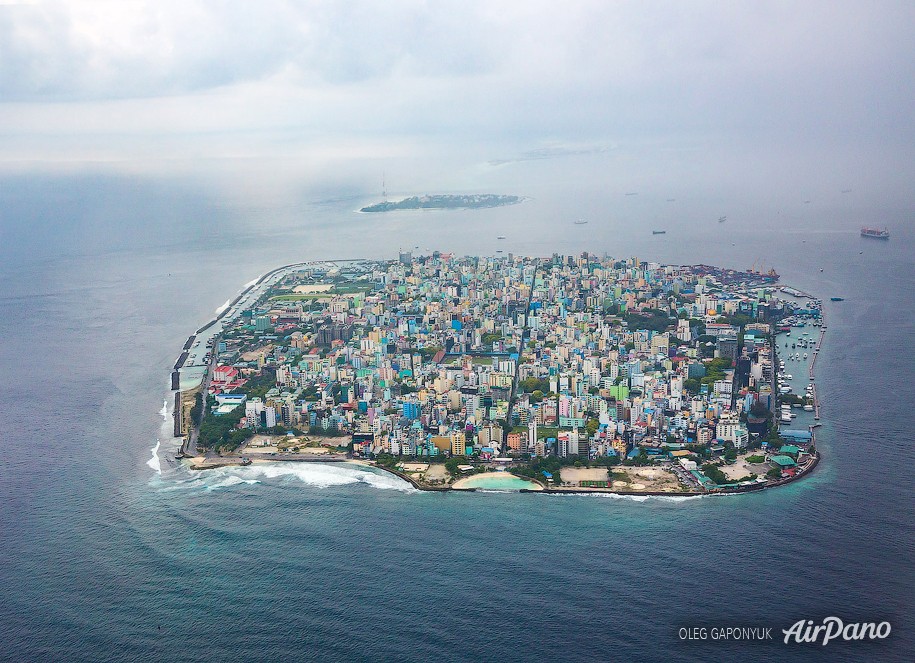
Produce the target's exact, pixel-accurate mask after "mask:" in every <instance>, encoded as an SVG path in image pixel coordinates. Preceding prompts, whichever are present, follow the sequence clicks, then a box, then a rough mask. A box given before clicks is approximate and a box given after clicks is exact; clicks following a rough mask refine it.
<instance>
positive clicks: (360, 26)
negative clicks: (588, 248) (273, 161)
mask: <svg viewBox="0 0 915 663" xmlns="http://www.w3.org/2000/svg"><path fill="white" fill-rule="evenodd" d="M913 23H915V5H913V4H912V3H910V2H888V3H881V4H880V5H879V6H872V5H871V4H868V3H862V2H843V3H839V4H838V5H837V4H835V3H832V2H816V1H811V2H805V3H803V4H801V5H798V4H797V3H789V2H767V3H726V4H722V3H717V2H715V3H713V2H696V3H682V2H657V3H643V2H605V1H604V0H593V1H584V0H582V1H572V2H567V3H562V4H561V5H560V4H556V3H555V2H542V1H539V0H532V1H526V2H520V1H519V2H504V3H503V2H500V3H492V2H483V1H473V0H467V1H465V2H428V1H423V0H388V1H387V2H383V3H380V2H377V1H374V0H372V1H368V0H353V1H351V2H326V1H321V2H319V1H308V2H291V1H289V2H287V1H285V0H261V1H260V2H256V3H254V2H247V3H242V2H229V1H224V2H216V1H203V0H160V1H159V2H139V1H130V0H127V1H114V0H110V1H101V0H97V1H88V0H74V1H70V2H64V1H58V2H41V3H35V4H21V5H12V6H0V137H2V139H3V140H2V142H0V160H2V161H5V162H7V163H12V162H17V161H21V160H25V159H37V160H55V159H63V160H68V159H101V160H107V159H112V160H116V159H125V158H129V159H136V160H143V159H153V158H168V159H182V158H249V157H252V156H258V155H266V154H275V155H295V154H303V153H306V152H308V153H314V152H321V151H322V150H323V151H326V152H334V151H340V150H342V151H344V152H347V153H351V154H352V153H356V154H370V153H373V150H374V151H375V152H374V153H375V154H378V155H384V154H385V153H390V154H403V153H405V152H411V151H415V150H418V149H423V146H425V148H426V149H429V150H430V151H433V147H432V146H433V145H434V146H436V147H438V148H440V147H441V146H443V145H446V146H450V147H451V148H454V149H458V148H460V149H464V148H465V147H466V146H469V145H471V144H476V145H477V146H479V149H478V150H477V151H478V152H480V154H481V160H482V161H489V160H492V159H495V158H498V157H501V158H503V159H505V158H510V157H512V155H519V156H517V157H515V158H520V159H542V158H546V157H555V156H559V155H560V154H565V152H563V151H562V150H571V151H572V152H576V151H581V150H585V151H587V150H590V149H592V147H589V146H595V145H597V146H601V145H603V146H607V145H613V146H619V147H620V148H625V147H626V146H631V145H634V144H642V145H644V144H652V145H666V146H668V147H674V148H678V147H683V146H684V145H686V146H689V147H690V148H693V149H699V148H703V147H708V146H712V147H714V148H715V149H721V146H723V145H744V146H746V147H745V148H743V149H745V150H748V151H752V150H754V149H764V148H765V147H766V146H768V145H771V144H773V143H783V144H786V145H796V144H803V143H807V144H811V145H820V146H822V145H830V144H832V145H846V144H847V145H849V146H850V147H849V149H850V150H851V149H855V150H861V149H870V150H874V149H876V147H875V146H876V145H880V146H884V145H885V144H886V143H889V142H893V143H895V144H896V147H895V148H893V149H896V150H897V151H901V150H902V149H904V147H902V146H904V145H907V144H911V143H912V141H913V140H915V126H913V119H912V118H915V102H913V98H912V95H911V93H910V91H909V90H908V87H909V86H908V81H910V80H912V78H913V77H915V49H913V46H912V44H911V40H910V38H909V35H908V31H909V26H911V25H912V24H913ZM851 143H860V144H859V145H857V146H851ZM582 146H584V147H582ZM557 150H558V151H557ZM487 151H488V153H487V154H483V152H487Z"/></svg>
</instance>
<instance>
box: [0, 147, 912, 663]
mask: <svg viewBox="0 0 915 663" xmlns="http://www.w3.org/2000/svg"><path fill="white" fill-rule="evenodd" d="M582 159H583V161H584V163H583V165H582V168H587V167H590V166H591V165H593V164H591V163H590V162H588V161H587V159H588V157H583V158H582ZM487 172H488V171H487ZM512 172H514V174H513V175H508V174H506V173H505V171H499V172H497V173H496V174H495V175H493V174H491V173H490V174H488V175H485V174H484V175H479V174H478V175H475V176H467V178H466V179H465V180H464V181H462V187H464V186H465V185H466V187H465V188H462V189H461V190H462V191H463V190H470V191H478V192H495V193H513V194H519V195H525V196H528V197H529V198H530V200H528V201H526V202H525V203H523V204H521V205H517V206H512V207H506V208H498V209H492V210H479V211H473V212H469V211H449V212H404V213H392V214H386V215H367V214H356V213H355V212H354V210H355V209H357V208H358V207H360V206H361V205H362V204H364V203H365V202H371V201H372V200H374V199H376V198H377V196H374V195H373V194H372V192H371V191H370V190H368V189H366V188H365V187H362V188H360V187H352V186H348V187H340V189H339V190H333V189H332V187H323V188H321V187H310V188H309V187H308V186H304V185H303V186H302V187H301V188H300V189H295V190H289V191H283V192H281V193H280V194H277V196H276V199H272V198H271V197H270V196H266V195H261V196H252V198H251V199H247V198H246V196H245V191H244V190H243V188H242V189H236V190H235V191H234V192H233V195H227V194H226V193H225V191H219V190H218V189H216V188H214V187H212V186H210V185H209V184H207V183H195V182H192V181H187V180H179V179H178V178H165V177H152V176H141V175H136V174H135V175H131V176H125V175H113V174H110V173H109V174H100V175H92V176H90V175H79V176H78V175H61V174H58V175H41V176H39V175H30V176H18V177H8V176H4V177H3V178H0V180H2V181H0V184H2V186H0V282H2V283H3V284H4V285H3V289H2V291H0V338H2V339H3V341H2V343H0V367H2V370H3V377H4V379H3V380H2V381H0V402H2V403H3V408H2V412H3V414H2V416H0V453H2V462H0V500H2V501H0V504H2V509H0V541H2V543H0V569H2V571H0V596H2V597H3V599H2V601H0V658H2V659H5V660H11V661H40V660H48V661H63V660H79V661H96V660H98V661H130V660H138V659H143V660H148V661H159V660H162V661H200V660H222V661H251V660H347V661H348V660H400V661H426V660H448V661H451V660H454V661H462V660H492V661H515V660H518V661H520V660H531V659H533V658H543V659H552V660H561V661H584V660H613V661H617V660H634V661H660V660H664V661H719V660H720V661H733V660H741V661H754V660H771V659H773V658H776V657H780V658H783V659H786V660H811V661H860V660H874V661H910V660H912V655H913V652H915V636H913V626H912V616H913V605H912V597H913V596H915V573H913V564H912V559H913V541H915V538H913V527H912V497H911V496H912V489H913V482H912V471H911V466H910V465H909V462H908V461H909V457H908V453H909V451H910V449H911V430H910V429H911V426H910V422H911V414H910V402H911V398H912V396H913V391H912V386H911V385H912V381H911V376H912V373H913V370H915V362H913V360H912V358H911V355H912V353H911V348H910V347H909V345H910V341H911V339H912V338H915V336H913V332H915V329H913V327H915V266H913V260H912V250H911V246H912V245H913V241H915V227H913V226H912V224H911V220H910V219H909V218H907V217H906V214H905V212H904V210H894V209H887V208H885V207H882V206H881V205H880V203H879V201H876V200H874V198H873V197H872V196H871V197H869V196H867V195H865V194H864V193H861V194H857V193H854V192H852V193H851V194H841V193H840V192H839V190H840V189H841V188H843V187H841V186H838V185H837V186H836V190H835V191H834V192H833V191H823V192H818V193H819V194H820V195H818V196H814V198H815V199H814V200H812V202H811V203H809V204H805V203H804V202H803V198H802V197H801V196H795V195H794V194H793V193H786V194H784V196H783V197H782V198H781V199H778V198H777V197H772V198H771V199H766V198H765V197H762V196H760V197H755V198H753V199H752V200H749V201H747V200H743V199H741V198H740V197H739V196H737V195H736V194H734V193H733V192H724V193H722V194H721V196H720V197H718V198H711V197H708V196H705V197H700V196H696V197H695V198H691V197H690V195H689V193H688V192H683V191H677V192H676V193H675V194H673V195H672V194H671V193H670V192H669V191H664V190H661V189H660V188H652V187H651V186H648V185H644V186H642V187H640V188H639V189H638V193H639V195H638V196H625V195H624V192H632V191H634V190H635V189H633V188H631V187H632V186H633V185H632V184H631V183H628V182H627V183H620V184H608V183H607V182H605V181H602V180H601V179H600V178H597V177H595V178H592V179H590V180H587V181H582V180H576V179H574V178H572V177H571V176H565V177H564V178H560V181H553V180H551V179H550V178H549V177H547V174H546V173H547V169H546V166H545V165H543V164H539V163H534V164H529V165H525V164H522V165H520V166H517V167H516V169H515V171H512ZM473 177H476V178H477V179H476V180H474V179H473ZM423 192H424V191H405V192H404V193H405V194H408V193H423ZM389 196H390V197H395V196H394V194H391V193H390V192H389ZM669 198H675V199H676V200H674V201H669V200H668V199H669ZM721 215H727V216H728V219H727V221H726V222H725V223H718V221H717V219H718V217H719V216H721ZM577 219H586V220H588V221H589V223H588V224H587V225H583V226H575V225H573V221H575V220H577ZM862 225H880V226H883V225H887V226H889V227H890V229H891V231H892V233H893V237H892V239H891V240H890V241H889V242H879V241H874V240H867V239H863V238H861V237H859V235H858V229H859V228H860V226H862ZM653 229H663V230H666V234H664V235H652V234H651V231H652V230H653ZM497 235H505V236H506V237H507V239H506V240H504V241H497V240H496V236H497ZM416 247H419V248H416ZM401 248H402V249H414V251H416V252H420V253H421V252H423V251H424V250H426V249H427V248H428V249H431V250H441V251H453V252H456V253H458V254H493V253H494V252H495V251H496V250H497V249H503V250H505V252H506V253H508V252H515V253H519V254H527V255H544V256H547V255H551V254H552V253H554V252H557V253H566V254H568V253H573V252H575V253H577V252H580V251H585V250H587V251H592V252H594V253H599V254H603V253H608V254H610V255H613V256H632V255H636V256H638V257H639V258H641V259H644V260H656V261H659V262H671V263H682V264H693V263H709V264H718V265H722V266H727V267H736V268H746V267H749V266H750V265H751V264H757V265H760V266H761V265H764V266H765V267H766V268H768V267H769V266H772V267H774V268H775V269H777V270H778V271H779V272H780V273H781V274H782V281H783V282H785V283H787V284H790V285H793V286H795V287H797V288H800V289H802V290H807V291H810V292H812V293H815V294H817V295H819V296H820V297H822V298H824V299H826V300H827V301H826V302H825V307H826V312H827V320H828V333H827V335H826V341H825V347H824V350H823V352H822V353H821V356H820V359H819V361H818V363H817V384H818V388H819V391H820V396H821V398H822V401H823V413H822V424H823V426H822V428H820V429H819V433H818V439H819V444H818V447H819V448H820V449H821V451H822V452H823V461H822V462H821V463H820V465H819V467H818V468H817V469H816V471H815V473H814V474H813V476H811V477H809V478H806V479H804V480H802V481H799V482H796V483H793V484H790V485H788V486H786V487H782V488H779V489H775V490H767V491H762V492H758V493H754V494H747V495H739V496H728V497H701V498H689V499H685V498H624V497H611V496H546V495H526V494H512V493H488V492H483V493H472V494H469V493H465V494H434V493H421V492H417V491H415V490H412V489H411V488H410V487H409V486H407V485H406V484H404V483H402V482H400V481H399V480H397V479H396V478H394V477H391V476H389V475H386V474H379V473H377V472H373V471H368V470H366V471H363V470H360V469H356V468H350V467H338V466H330V465H328V466H320V465H317V466H315V465H308V466H295V465H288V464H287V465H277V466H267V467H249V468H233V469H221V470H214V471H209V472H203V473H194V472H190V471H188V470H186V469H184V468H182V467H180V466H177V465H175V464H174V463H173V462H170V461H169V458H170V455H171V454H173V453H174V450H175V448H176V447H177V440H175V439H174V438H172V437H171V432H170V431H171V419H170V415H169V408H170V402H171V401H170V395H169V392H168V379H169V370H170V368H171V365H172V364H173V362H174V360H175V358H176V357H177V355H178V354H179V352H180V348H181V346H182V344H183V342H184V340H185V339H186V338H187V335H188V334H189V333H190V332H192V331H193V330H194V329H196V328H197V327H198V326H200V325H201V324H202V323H204V322H206V321H208V320H209V319H211V318H212V317H213V314H214V311H215V310H216V309H217V307H219V306H220V304H221V303H222V302H225V301H226V300H227V299H228V298H230V297H232V296H234V295H235V294H236V293H237V292H238V291H239V290H241V289H242V287H243V285H244V284H246V283H248V282H249V281H251V279H253V278H255V277H257V276H258V275H260V274H262V273H264V272H266V271H268V270H269V269H271V268H273V267H275V266H278V265H282V264H286V263H289V262H294V261H299V260H307V259H319V258H363V257H364V258H384V257H388V258H394V257H396V253H397V251H398V249H401ZM832 296H840V297H843V298H844V299H845V301H843V302H830V301H828V299H829V297H832ZM831 615H835V616H838V617H840V618H842V619H843V620H844V621H845V622H850V621H851V622H881V621H889V622H890V623H891V624H892V633H891V635H890V637H889V638H887V639H886V640H882V641H879V642H851V643H849V642H843V641H841V640H838V641H833V642H831V643H830V644H829V645H828V646H825V647H824V646H822V645H820V644H816V645H811V644H805V645H802V644H792V645H785V644H783V643H782V634H781V630H782V629H787V628H789V627H790V626H791V625H792V624H793V623H794V622H796V621H797V620H799V619H809V620H813V621H814V622H816V623H820V622H821V621H822V619H823V618H825V617H827V616H831ZM729 626H749V627H770V628H772V632H773V638H774V639H773V640H771V641H765V642H747V641H745V642H735V641H713V640H711V639H706V640H684V639H681V637H680V629H681V628H691V627H706V628H712V627H729Z"/></svg>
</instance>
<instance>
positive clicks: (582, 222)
mask: <svg viewBox="0 0 915 663" xmlns="http://www.w3.org/2000/svg"><path fill="white" fill-rule="evenodd" d="M587 223H588V222H587V221H582V220H581V219H579V220H578V221H576V222H575V225H576V226H584V225H586V224H587Z"/></svg>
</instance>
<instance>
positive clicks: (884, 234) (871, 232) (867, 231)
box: [861, 227, 890, 239]
mask: <svg viewBox="0 0 915 663" xmlns="http://www.w3.org/2000/svg"><path fill="white" fill-rule="evenodd" d="M861 237H870V238H871V239H889V238H890V231H889V230H887V229H886V228H884V229H883V230H879V229H877V228H867V227H864V228H861Z"/></svg>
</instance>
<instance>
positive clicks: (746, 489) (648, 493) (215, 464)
mask: <svg viewBox="0 0 915 663" xmlns="http://www.w3.org/2000/svg"><path fill="white" fill-rule="evenodd" d="M821 458H822V452H820V451H819V450H817V455H816V456H812V457H811V460H810V462H809V463H808V464H807V465H805V466H804V469H803V471H801V472H798V473H797V474H796V475H795V476H793V477H785V478H784V479H779V480H778V481H772V482H766V483H758V484H750V485H747V486H739V487H736V488H723V489H721V490H706V491H699V490H689V491H686V490H683V491H673V490H667V491H664V490H614V489H612V488H586V487H572V486H570V487H568V488H550V487H548V486H545V485H544V484H543V483H541V482H539V481H537V480H536V479H528V478H526V477H525V478H524V480H526V481H530V482H531V483H534V484H537V485H539V486H540V488H539V489H534V488H521V489H520V490H518V491H517V492H519V493H527V494H549V495H591V494H597V495H620V496H627V497H635V496H638V495H642V496H645V497H700V496H703V495H709V496H713V495H735V494H740V493H755V492H759V491H760V490H766V489H767V488H778V487H780V486H785V485H787V484H789V483H794V482H795V481H799V480H800V479H803V478H804V477H807V476H809V475H810V474H812V473H813V470H814V469H815V468H816V467H817V465H818V464H819V462H820V459H821ZM187 460H188V461H189V462H188V464H187V467H188V469H190V470H195V471H198V472H203V471H206V470H214V469H217V468H221V467H247V466H249V465H263V464H272V463H332V464H337V463H345V464H347V465H355V466H358V467H373V468H377V469H379V470H384V471H385V472H388V473H389V474H393V475H394V476H396V477H398V478H400V479H403V480H404V481H406V482H407V483H409V484H410V485H411V486H413V487H414V488H416V489H417V490H421V491H423V492H429V493H445V492H455V493H472V492H476V491H477V490H480V488H478V487H469V488H455V487H454V486H453V485H447V486H429V485H426V484H424V483H421V482H419V481H417V480H416V479H414V478H413V477H411V476H410V475H409V474H406V473H404V472H400V471H398V470H395V469H391V468H390V467H385V466H384V465H379V464H377V463H373V462H371V461H366V460H360V459H358V458H341V457H330V458H328V457H310V458H309V457H305V456H303V455H297V456H295V457H291V456H283V457H277V458H253V459H250V462H244V460H243V459H242V457H240V456H238V457H230V456H221V457H219V458H209V459H205V461H204V462H205V463H206V464H194V461H196V460H197V459H187ZM493 474H494V473H493ZM505 474H508V475H510V476H512V477H514V476H515V475H514V474H511V473H510V472H506V473H505ZM473 476H474V475H470V477H465V478H471V477H473Z"/></svg>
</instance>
